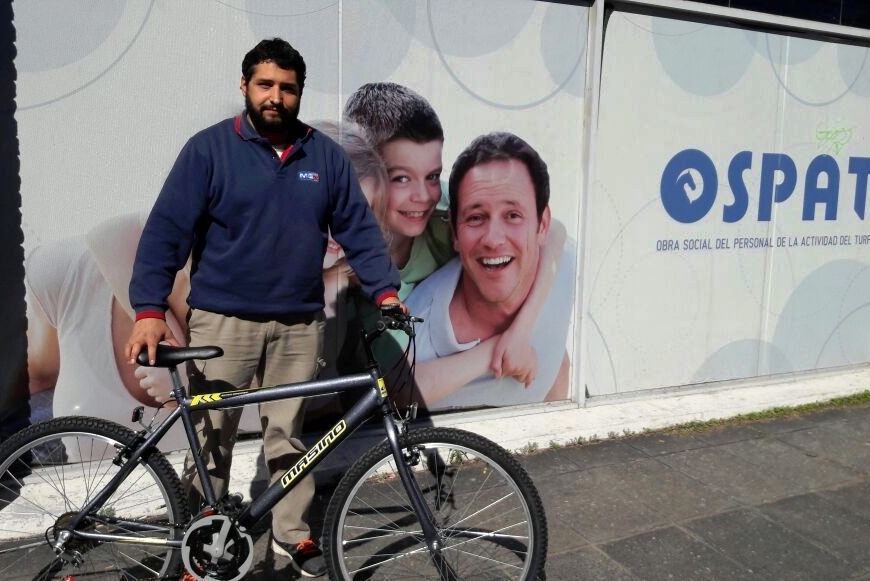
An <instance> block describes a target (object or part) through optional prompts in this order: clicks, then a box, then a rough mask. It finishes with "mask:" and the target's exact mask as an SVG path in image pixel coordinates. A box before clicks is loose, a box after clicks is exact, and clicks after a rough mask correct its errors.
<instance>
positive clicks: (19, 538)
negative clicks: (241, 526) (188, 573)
mask: <svg viewBox="0 0 870 581" xmlns="http://www.w3.org/2000/svg"><path fill="white" fill-rule="evenodd" d="M134 437H135V434H134V433H133V432H132V431H130V430H129V429H127V428H125V427H123V426H120V425H118V424H115V423H112V422H109V421H106V420H102V419H97V418H88V417H62V418H56V419H53V420H50V421H48V422H45V423H41V424H37V425H34V426H31V427H29V428H27V429H25V430H22V431H21V432H19V433H17V434H15V435H14V436H12V437H11V438H10V439H9V440H7V441H6V442H4V443H3V445H2V446H0V578H3V579H39V580H42V579H44V580H49V579H63V578H65V577H66V576H67V575H71V576H72V577H71V578H76V579H79V578H88V579H115V580H117V579H125V580H133V579H153V578H155V577H158V578H159V577H170V576H172V577H174V576H177V575H178V574H179V573H180V567H181V554H180V550H178V549H170V548H169V547H167V546H166V544H165V541H167V540H170V539H178V540H180V539H181V538H182V536H183V530H182V529H181V528H180V526H181V525H183V523H185V522H186V521H187V520H188V518H189V512H188V508H187V503H186V502H184V501H183V499H184V492H183V490H182V487H181V483H180V482H179V480H178V476H177V475H176V473H175V470H174V469H173V468H172V465H171V464H169V462H168V461H167V460H166V458H164V457H163V455H162V454H160V452H158V451H157V450H153V451H152V453H150V454H149V455H148V456H147V457H146V458H144V459H143V460H141V461H140V462H139V464H138V465H137V466H136V467H135V468H134V469H133V471H132V473H130V475H129V476H127V478H125V480H124V481H123V482H121V484H120V486H119V487H118V488H117V490H115V491H114V493H113V494H112V495H111V496H110V497H109V499H108V500H107V501H106V502H105V504H104V505H103V506H102V507H101V508H100V509H99V510H97V511H96V512H95V513H94V514H90V515H87V516H85V518H84V520H83V521H82V524H81V525H80V526H79V528H78V530H81V531H84V532H87V533H101V534H107V535H116V538H115V539H114V540H86V539H82V538H76V537H73V538H71V539H70V540H69V541H68V542H67V543H66V547H65V551H64V552H63V553H62V554H61V555H56V554H55V552H54V549H53V544H54V542H55V541H56V540H57V538H58V535H59V534H60V533H61V532H62V531H63V529H65V528H67V527H68V526H69V523H70V522H71V520H72V519H73V518H74V517H75V516H76V515H77V513H78V512H79V511H80V510H81V508H82V507H84V506H85V504H87V503H88V502H89V501H90V500H91V499H92V498H93V497H94V496H96V494H97V493H99V492H100V491H101V490H102V489H103V487H104V486H105V485H106V484H107V483H108V482H109V480H110V479H111V478H112V477H113V476H114V475H115V474H116V473H117V472H118V471H119V470H120V466H118V465H117V464H115V463H114V460H115V457H116V456H117V454H118V449H119V448H120V447H121V446H123V445H126V444H129V443H130V442H132V440H133V438H134ZM178 523H181V525H179V524H178ZM173 524H176V525H177V526H172V525H173Z"/></svg>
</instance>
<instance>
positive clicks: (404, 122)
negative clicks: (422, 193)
mask: <svg viewBox="0 0 870 581" xmlns="http://www.w3.org/2000/svg"><path fill="white" fill-rule="evenodd" d="M344 118H345V120H347V121H353V122H354V123H356V124H358V125H359V126H360V127H362V128H363V129H364V130H365V132H366V136H367V137H368V139H369V141H371V142H372V144H373V145H374V146H375V147H376V148H378V150H380V149H381V148H382V147H383V146H384V144H385V143H387V142H388V141H393V140H394V139H410V140H411V141H414V142H416V143H426V142H428V141H435V140H436V139H437V140H440V141H444V130H443V129H442V128H441V121H440V120H439V119H438V115H436V114H435V109H433V108H432V105H430V104H429V101H427V100H426V99H424V98H423V97H422V96H420V95H419V94H418V93H416V92H414V91H413V90H411V89H409V88H408V87H405V86H404V85H399V84H396V83H367V84H365V85H363V86H362V87H360V88H359V89H357V90H356V91H354V93H353V94H352V95H351V96H350V97H349V98H348V100H347V103H346V104H345V106H344Z"/></svg>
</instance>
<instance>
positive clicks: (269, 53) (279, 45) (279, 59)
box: [242, 38, 305, 91]
mask: <svg viewBox="0 0 870 581" xmlns="http://www.w3.org/2000/svg"><path fill="white" fill-rule="evenodd" d="M269 61H271V62H273V63H275V64H276V65H278V66H279V67H280V68H282V69H285V70H289V71H296V81H297V82H298V83H299V90H300V91H301V90H302V89H303V88H305V61H304V60H303V59H302V55H301V54H299V51H298V50H296V49H295V48H293V47H292V46H290V43H289V42H287V41H286V40H284V39H282V38H272V39H265V40H261V41H260V42H258V43H257V46H255V47H254V48H252V49H251V50H249V51H248V54H246V55H245V58H244V59H242V76H243V77H245V82H248V81H250V80H251V77H252V76H253V75H254V67H256V66H257V65H258V64H260V63H265V62H269Z"/></svg>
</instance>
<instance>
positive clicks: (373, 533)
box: [323, 428, 547, 580]
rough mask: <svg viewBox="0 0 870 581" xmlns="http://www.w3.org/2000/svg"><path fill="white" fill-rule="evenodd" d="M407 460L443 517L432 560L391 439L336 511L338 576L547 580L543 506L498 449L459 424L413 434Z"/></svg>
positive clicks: (334, 569)
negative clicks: (437, 549) (437, 550)
mask: <svg viewBox="0 0 870 581" xmlns="http://www.w3.org/2000/svg"><path fill="white" fill-rule="evenodd" d="M401 445H402V449H403V453H404V456H405V462H406V463H407V464H408V465H409V466H410V467H411V471H412V474H413V477H414V479H415V480H416V482H417V483H418V485H419V487H420V490H421V491H422V493H423V496H424V500H425V501H426V503H427V504H428V506H429V510H430V511H431V512H432V514H433V516H434V518H435V526H436V528H437V529H438V533H439V536H440V540H441V543H442V547H443V548H442V549H441V551H440V553H438V554H435V555H433V554H431V553H430V551H429V550H428V548H427V546H426V542H425V539H424V538H423V532H422V530H421V527H420V524H419V522H418V521H417V516H416V514H415V513H414V511H413V509H412V508H411V503H410V501H409V499H408V493H407V492H406V491H405V488H404V486H403V485H402V482H401V480H400V478H399V475H398V472H397V470H396V466H395V460H394V459H393V456H392V454H391V452H390V448H389V445H388V443H387V442H383V443H382V444H380V445H378V446H377V447H376V448H374V449H373V450H371V451H369V452H368V453H367V454H365V455H364V456H363V457H362V458H360V459H359V460H358V461H357V462H356V463H355V464H354V465H353V466H352V467H351V469H350V470H349V471H348V472H347V474H345V476H344V478H343V479H342V480H341V482H340V483H339V485H338V488H337V489H336V491H335V494H334V495H333V497H332V500H331V501H330V503H329V508H328V509H327V513H326V520H325V525H324V543H323V544H324V554H325V557H326V562H327V565H328V566H329V567H330V573H331V575H332V578H333V579H411V578H413V579H438V580H441V579H463V580H465V579H521V580H526V579H537V578H538V576H539V575H541V574H542V573H543V570H544V561H545V559H546V553H547V523H546V517H545V515H544V509H543V506H542V504H541V500H540V498H539V496H538V493H537V491H536V490H535V487H534V484H533V483H532V481H531V479H530V478H529V476H528V475H527V474H526V472H525V471H524V470H523V469H522V467H521V466H520V465H519V463H518V462H517V461H516V460H515V459H514V458H513V457H512V456H511V455H510V454H509V453H508V452H507V451H505V450H504V449H503V448H501V447H500V446H498V445H497V444H495V443H493V442H491V441H489V440H487V439H486V438H483V437H481V436H478V435H477V434H472V433H470V432H465V431H462V430H457V429H452V428H427V429H422V430H412V431H409V432H408V434H407V435H406V436H404V437H403V438H402V439H401Z"/></svg>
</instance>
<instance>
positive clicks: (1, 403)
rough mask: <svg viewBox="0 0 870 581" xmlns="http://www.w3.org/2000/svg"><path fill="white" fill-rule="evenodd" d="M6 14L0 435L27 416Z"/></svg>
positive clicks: (4, 2)
mask: <svg viewBox="0 0 870 581" xmlns="http://www.w3.org/2000/svg"><path fill="white" fill-rule="evenodd" d="M12 16H13V11H12V0H0V132H2V138H0V160H2V161H0V164H2V166H0V441H2V440H3V439H5V438H6V437H8V436H9V435H10V434H12V433H14V432H16V431H18V430H19V429H21V428H23V427H25V426H26V425H27V424H28V418H29V417H30V406H29V395H28V390H27V337H26V331H27V313H26V308H25V303H24V249H23V247H22V245H21V244H22V241H23V235H22V232H21V189H20V185H21V178H20V176H19V173H18V170H19V167H20V165H19V159H18V156H19V151H18V127H17V124H16V122H15V80H16V78H17V76H16V73H15V62H14V58H15V27H14V25H13V23H12Z"/></svg>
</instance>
